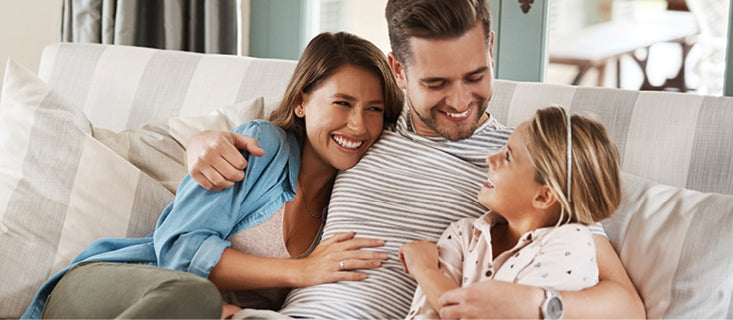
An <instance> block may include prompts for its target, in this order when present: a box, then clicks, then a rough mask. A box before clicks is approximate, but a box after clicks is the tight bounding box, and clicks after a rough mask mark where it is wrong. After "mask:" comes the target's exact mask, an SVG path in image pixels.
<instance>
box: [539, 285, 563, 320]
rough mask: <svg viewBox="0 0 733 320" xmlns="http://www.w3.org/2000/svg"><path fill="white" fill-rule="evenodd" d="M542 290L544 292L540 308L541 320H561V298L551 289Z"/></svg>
mask: <svg viewBox="0 0 733 320" xmlns="http://www.w3.org/2000/svg"><path fill="white" fill-rule="evenodd" d="M542 289H544V290H545V301H543V302H542V306H540V314H541V315H542V319H562V297H560V294H559V293H557V291H555V290H553V289H550V288H542Z"/></svg>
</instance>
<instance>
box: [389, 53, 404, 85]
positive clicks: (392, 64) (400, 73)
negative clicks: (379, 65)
mask: <svg viewBox="0 0 733 320" xmlns="http://www.w3.org/2000/svg"><path fill="white" fill-rule="evenodd" d="M387 61H389V68H390V69H392V74H393V75H394V78H395V80H396V81H397V86H398V87H400V89H403V90H404V89H406V88H407V77H406V76H405V71H406V70H405V68H404V66H403V65H402V63H400V62H399V61H397V57H395V55H394V53H392V52H390V53H389V54H388V55H387Z"/></svg>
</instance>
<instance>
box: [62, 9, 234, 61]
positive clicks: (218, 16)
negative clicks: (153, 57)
mask: <svg viewBox="0 0 733 320" xmlns="http://www.w3.org/2000/svg"><path fill="white" fill-rule="evenodd" d="M240 5H241V0H63V10H62V15H63V16H62V19H61V21H62V23H61V40H62V41H66V42H92V43H104V44H120V45H132V46H142V47H151V48H159V49H171V50H182V51H193V52H203V53H220V54H237V53H238V50H239V49H240V47H241V46H240V44H239V41H240V37H241V35H240V32H241V27H240V23H241V21H240V19H241V12H240Z"/></svg>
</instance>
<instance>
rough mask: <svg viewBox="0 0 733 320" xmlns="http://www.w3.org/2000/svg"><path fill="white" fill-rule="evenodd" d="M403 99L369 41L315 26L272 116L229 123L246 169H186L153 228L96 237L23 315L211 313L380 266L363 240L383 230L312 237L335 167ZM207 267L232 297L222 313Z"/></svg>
mask: <svg viewBox="0 0 733 320" xmlns="http://www.w3.org/2000/svg"><path fill="white" fill-rule="evenodd" d="M402 103H403V101H402V92H401V91H400V90H399V88H398V87H397V85H396V83H395V82H394V79H393V77H392V74H391V71H390V69H389V65H388V63H387V61H386V59H385V56H384V54H383V53H382V52H381V51H380V50H379V49H378V48H377V47H376V46H374V45H373V44H371V43H370V42H368V41H366V40H363V39H361V38H358V37H356V36H354V35H350V34H347V33H336V34H331V33H324V34H320V35H318V36H317V37H315V38H314V39H313V40H312V41H311V42H310V43H309V44H308V46H307V47H306V49H305V51H304V52H303V55H302V57H301V60H300V61H299V62H298V65H297V66H296V68H295V72H294V74H293V77H292V78H291V80H290V83H289V85H288V88H287V90H286V92H285V95H284V98H283V101H282V103H281V104H280V106H279V108H278V109H277V110H275V111H274V112H273V114H272V115H271V118H270V120H271V121H272V122H267V121H262V120H258V121H252V122H248V123H245V124H243V125H241V126H239V127H238V128H236V129H235V130H234V132H237V133H242V134H244V135H247V136H250V137H253V138H256V139H257V140H258V143H259V146H260V147H261V148H262V150H260V151H257V152H256V153H257V154H256V155H255V154H253V155H250V154H249V153H247V152H245V154H244V155H245V157H246V158H247V160H248V166H247V169H246V172H245V179H244V180H243V181H241V182H238V183H237V184H236V185H235V187H233V188H229V189H227V190H225V191H223V192H210V191H208V190H205V189H204V188H202V187H201V186H199V185H198V183H196V182H195V181H193V180H192V179H191V177H190V176H187V177H185V178H184V179H183V181H182V182H181V185H180V186H179V188H178V191H177V193H176V198H175V200H174V201H173V203H171V204H170V205H169V206H168V207H167V208H166V209H165V210H164V211H163V213H162V214H161V216H160V218H159V220H158V223H157V225H156V228H155V231H154V232H153V233H152V234H150V235H149V236H147V237H145V238H139V239H101V240H98V241H96V242H94V243H92V244H91V245H90V246H89V247H88V248H87V249H86V250H85V251H84V252H82V253H81V254H80V255H79V256H78V257H77V258H76V259H75V260H74V261H73V262H72V264H71V266H70V267H69V268H67V269H65V270H63V271H61V272H60V273H59V274H57V275H55V276H54V277H53V278H52V279H50V280H49V281H47V282H46V283H45V284H44V285H43V286H42V288H41V289H40V290H39V292H38V293H37V294H36V297H35V298H34V301H33V302H32V304H31V306H30V307H29V308H28V310H26V313H25V314H24V315H23V317H24V318H38V317H41V315H42V316H43V317H47V318H80V317H81V318H111V317H123V318H128V317H130V318H131V317H145V318H165V317H177V318H178V317H193V318H211V317H218V316H219V315H222V316H229V315H231V314H232V313H233V312H235V311H236V310H237V309H238V307H249V308H278V307H279V304H281V303H282V299H283V298H284V295H285V291H286V289H287V288H290V287H301V286H309V285H314V284H320V283H328V282H335V281H344V280H362V279H365V278H366V275H365V274H363V273H355V272H349V271H348V270H352V269H362V268H376V267H379V266H380V264H381V261H382V260H385V259H386V258H387V256H386V254H385V253H381V252H377V251H373V250H361V249H362V248H370V247H378V246H381V245H382V244H383V242H382V241H381V240H375V239H352V237H353V233H347V234H339V235H336V236H334V237H332V238H329V239H326V240H324V241H323V242H321V243H320V244H318V245H317V246H316V244H317V243H318V240H319V234H320V230H321V226H322V225H323V221H324V219H325V209H326V207H327V204H328V200H329V196H330V190H331V187H332V185H333V180H334V178H335V176H336V173H337V172H338V171H339V170H346V169H348V168H351V167H352V166H354V165H355V164H356V163H357V161H359V159H360V158H361V156H362V155H363V154H364V152H366V150H367V149H368V148H369V147H370V146H371V145H372V144H373V143H374V142H375V141H376V140H377V139H378V138H379V136H380V134H381V131H382V129H383V127H384V126H385V125H391V124H393V123H394V122H395V121H396V119H397V116H398V115H399V113H400V110H401V108H402ZM261 151H264V154H263V153H262V152H261ZM293 258H300V259H293ZM109 262H112V263H109ZM160 267H162V268H160ZM171 270H178V271H171ZM179 271H186V272H179ZM187 272H188V273H187ZM194 275H197V276H199V277H196V276H194ZM204 278H206V279H209V280H210V281H211V283H213V284H214V285H216V289H219V290H224V297H225V299H226V302H227V303H235V304H237V305H238V307H234V308H230V306H225V308H224V313H222V308H221V300H220V296H219V293H218V292H217V290H216V289H214V288H213V286H211V284H210V283H209V282H208V281H201V280H202V279H204ZM272 289H283V290H275V291H273V290H272Z"/></svg>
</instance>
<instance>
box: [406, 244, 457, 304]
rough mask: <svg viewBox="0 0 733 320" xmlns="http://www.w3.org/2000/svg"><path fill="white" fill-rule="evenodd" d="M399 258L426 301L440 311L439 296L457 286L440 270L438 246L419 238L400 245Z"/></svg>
mask: <svg viewBox="0 0 733 320" xmlns="http://www.w3.org/2000/svg"><path fill="white" fill-rule="evenodd" d="M400 260H401V261H402V265H403V266H404V268H405V272H406V273H408V274H410V275H412V277H413V278H415V280H416V281H417V284H418V285H419V286H420V288H421V289H422V291H423V293H424V294H425V297H426V298H427V300H428V303H430V305H431V306H432V307H433V309H435V310H436V311H440V305H439V304H438V299H439V298H440V296H441V295H443V293H445V292H447V291H449V290H453V289H456V288H458V287H459V286H458V284H457V283H455V282H454V281H453V280H451V279H449V278H448V277H447V276H446V275H445V274H444V273H443V272H442V271H441V270H440V267H439V264H438V261H439V257H438V247H437V246H436V245H435V244H434V243H432V242H430V241H426V240H420V241H413V242H410V243H406V244H404V245H402V247H400Z"/></svg>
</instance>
